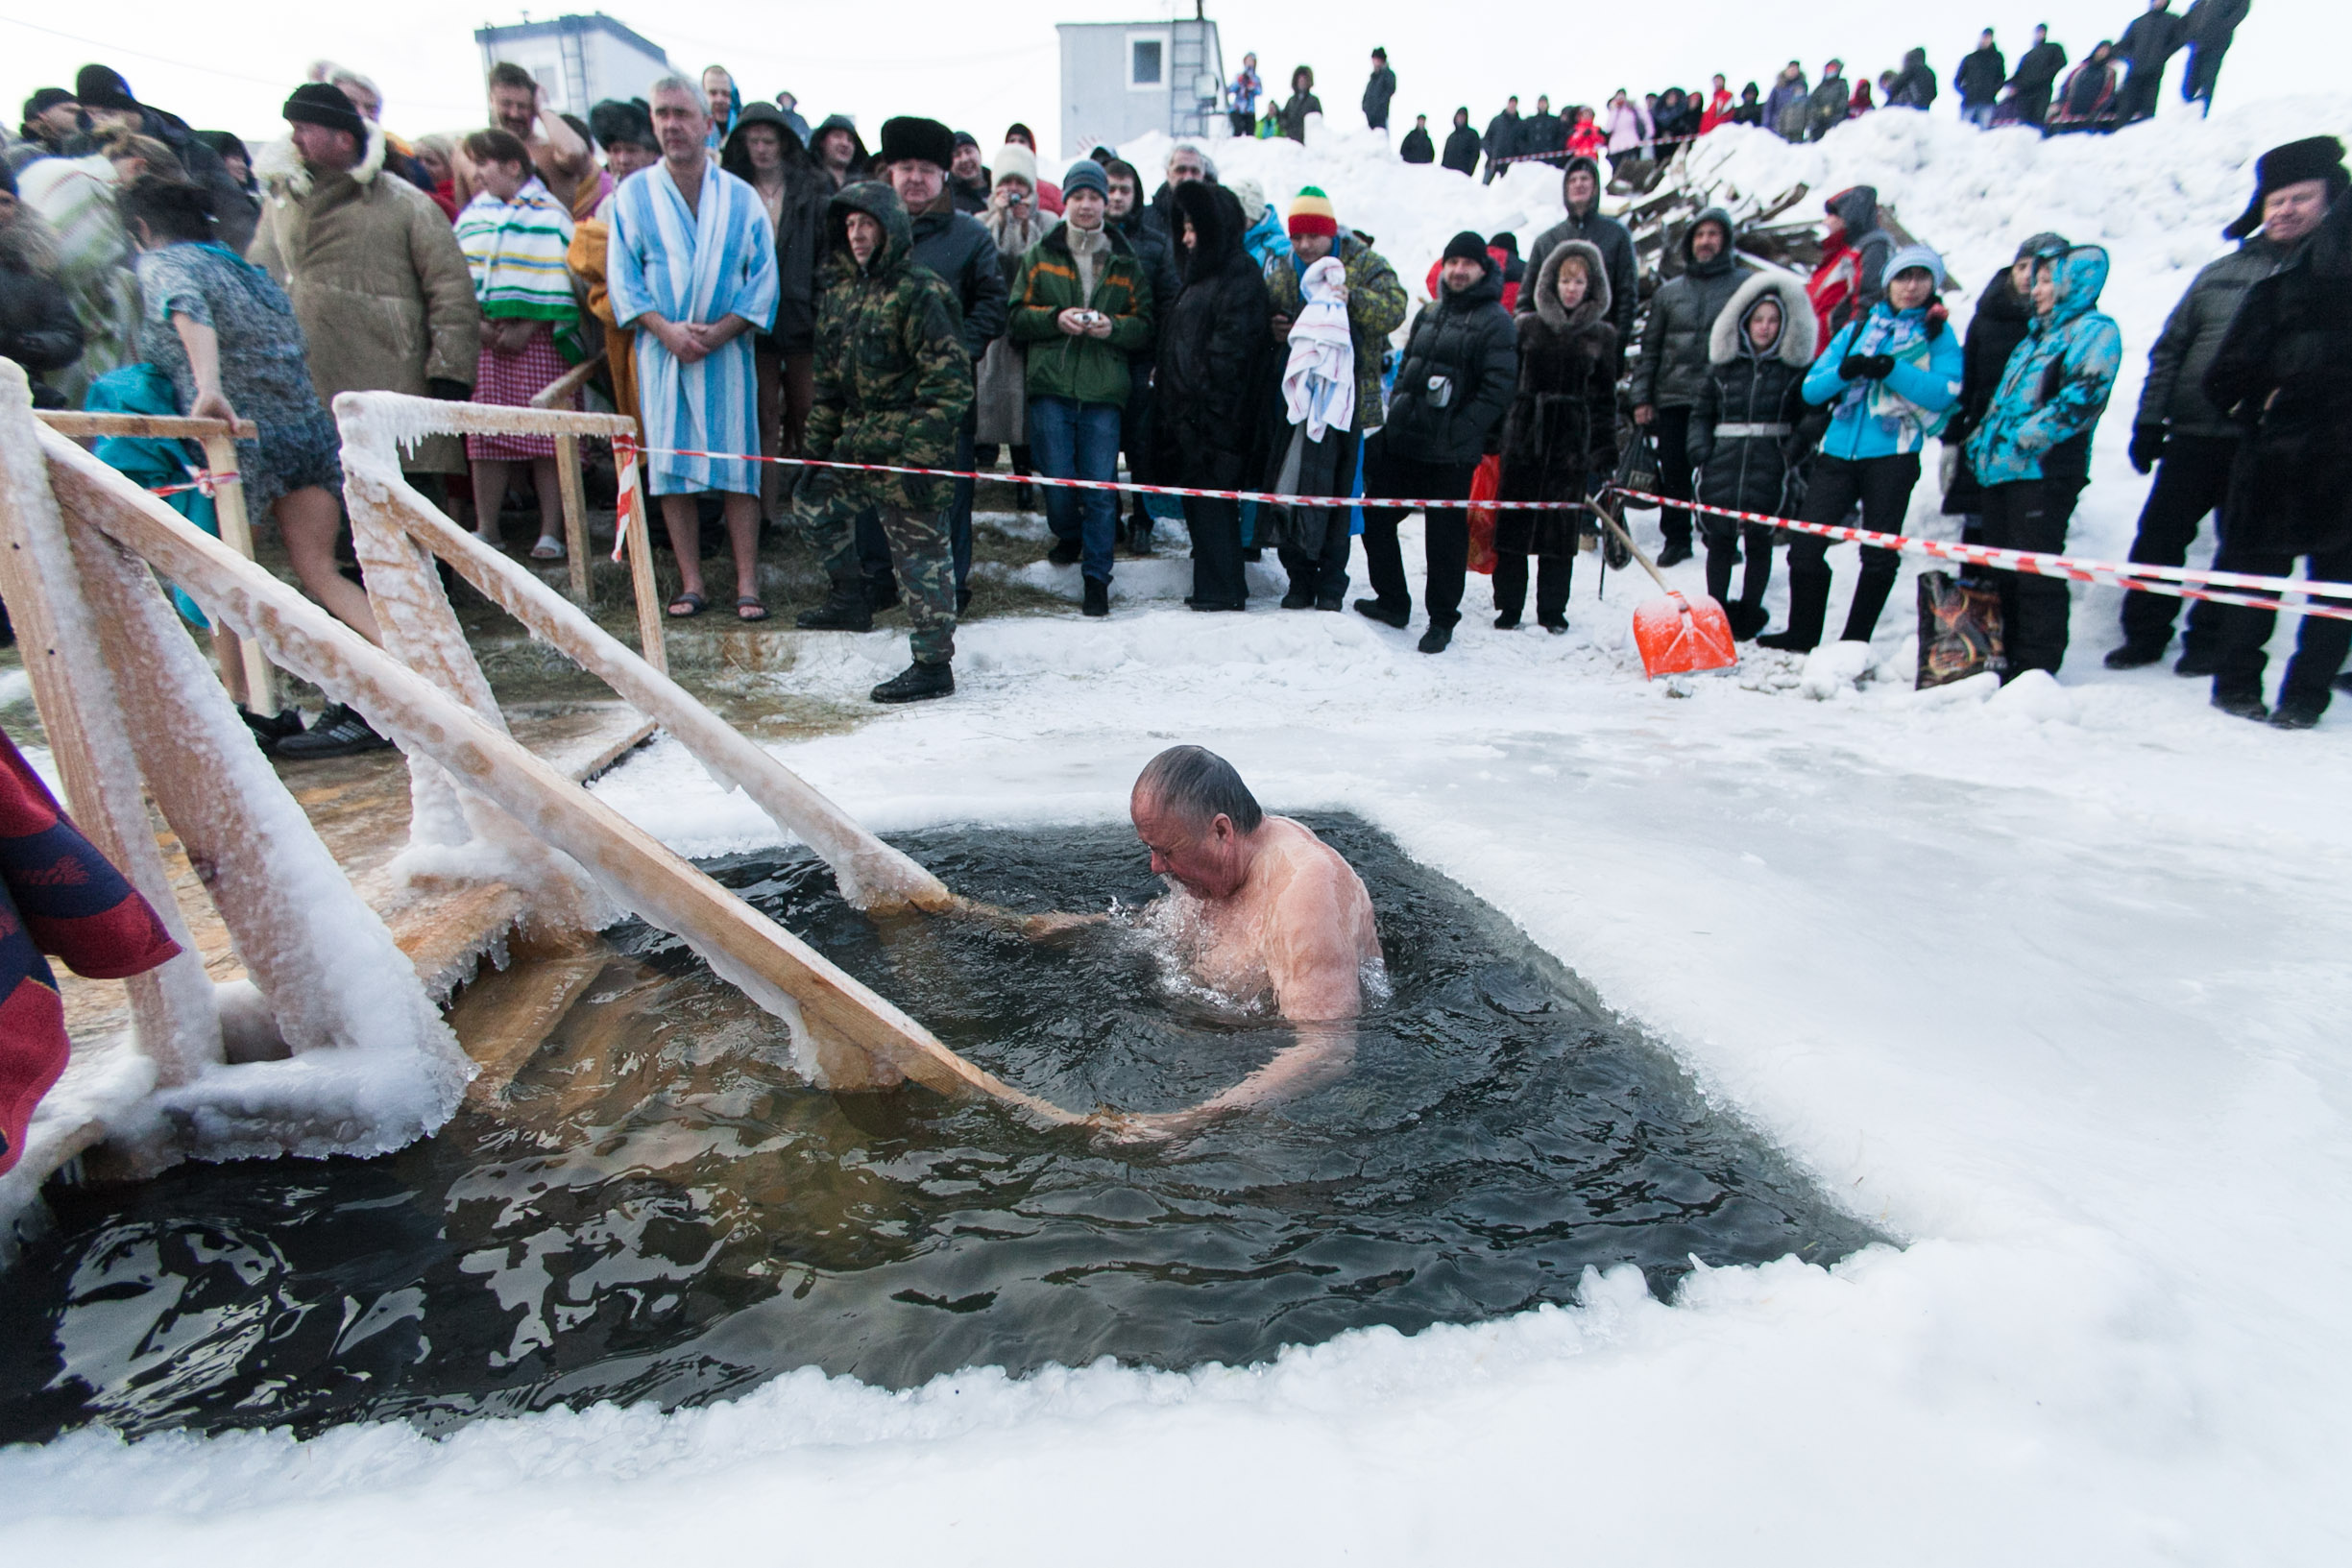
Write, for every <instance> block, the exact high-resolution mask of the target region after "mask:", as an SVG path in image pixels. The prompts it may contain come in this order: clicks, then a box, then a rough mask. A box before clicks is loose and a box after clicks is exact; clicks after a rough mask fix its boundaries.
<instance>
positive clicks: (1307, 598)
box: [1282, 577, 1315, 610]
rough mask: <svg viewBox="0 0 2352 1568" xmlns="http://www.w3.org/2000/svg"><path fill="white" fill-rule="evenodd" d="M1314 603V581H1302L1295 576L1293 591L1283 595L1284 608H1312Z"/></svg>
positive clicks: (1292, 581) (1292, 582) (1292, 580)
mask: <svg viewBox="0 0 2352 1568" xmlns="http://www.w3.org/2000/svg"><path fill="white" fill-rule="evenodd" d="M1314 603H1315V585H1314V584H1312V583H1302V582H1300V581H1298V580H1297V578H1295V577H1294V578H1292V579H1291V591H1289V592H1288V593H1285V594H1283V595H1282V608H1283V609H1285V610H1305V609H1309V608H1311V607H1312V606H1313V605H1314Z"/></svg>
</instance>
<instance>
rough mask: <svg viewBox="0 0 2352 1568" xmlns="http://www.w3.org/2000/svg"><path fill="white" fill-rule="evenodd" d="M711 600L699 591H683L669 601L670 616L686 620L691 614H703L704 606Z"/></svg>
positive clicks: (674, 618) (673, 618)
mask: <svg viewBox="0 0 2352 1568" xmlns="http://www.w3.org/2000/svg"><path fill="white" fill-rule="evenodd" d="M710 602H711V601H710V600H708V599H706V598H704V597H703V596H702V595H701V594H699V593H681V594H679V595H678V596H677V597H676V598H674V599H672V600H670V601H669V618H670V619H672V620H686V619H688V618H690V617H691V616H694V615H701V614H702V611H703V607H704V606H705V605H707V604H709V603H710ZM681 607H683V608H681Z"/></svg>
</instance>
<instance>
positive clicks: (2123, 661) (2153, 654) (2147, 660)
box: [2106, 642, 2164, 669]
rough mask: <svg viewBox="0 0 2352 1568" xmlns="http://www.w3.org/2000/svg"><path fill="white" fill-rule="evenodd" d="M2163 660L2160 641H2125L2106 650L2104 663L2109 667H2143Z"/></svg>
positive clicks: (2162, 649) (2162, 646)
mask: <svg viewBox="0 0 2352 1568" xmlns="http://www.w3.org/2000/svg"><path fill="white" fill-rule="evenodd" d="M2163 662H2164V644H2163V643H2161V642H2157V643H2146V642H2126V643H2124V644H2123V645H2122V647H2120V648H2110V649H2108V650H2107V659H2106V664H2107V667H2108V668H2109V669H2145V668H2146V667H2147V666H2148V665H2150V664H2157V663H2163Z"/></svg>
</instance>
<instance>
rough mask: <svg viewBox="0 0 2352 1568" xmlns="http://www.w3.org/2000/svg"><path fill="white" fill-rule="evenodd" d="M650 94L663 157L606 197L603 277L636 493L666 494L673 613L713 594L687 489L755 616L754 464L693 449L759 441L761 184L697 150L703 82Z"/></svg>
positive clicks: (764, 318)
mask: <svg viewBox="0 0 2352 1568" xmlns="http://www.w3.org/2000/svg"><path fill="white" fill-rule="evenodd" d="M647 96H648V97H649V98H650V99H651V101H652V106H653V130H654V134H655V136H656V137H657V138H659V139H660V141H661V144H662V161H661V162H659V163H657V164H655V165H654V166H653V167H651V168H649V169H640V170H638V171H637V173H635V174H633V175H631V176H629V178H628V179H627V180H625V181H621V184H620V188H619V189H618V191H616V192H614V193H613V203H612V239H611V243H610V248H609V250H608V251H607V253H606V273H605V285H606V289H607V292H608V295H609V298H610V299H611V301H612V305H613V319H614V321H615V322H616V324H618V326H624V327H630V328H633V329H634V330H635V331H636V334H637V386H638V398H639V401H640V403H641V405H642V406H643V413H644V424H645V446H646V452H645V488H646V490H647V491H648V492H649V493H650V494H652V495H654V496H656V497H658V498H659V500H660V502H661V506H662V520H663V521H664V522H665V523H667V525H668V528H669V543H670V547H671V548H672V549H673V550H675V551H676V552H677V557H678V575H679V578H680V592H679V594H678V596H677V598H676V599H674V600H672V601H671V602H670V606H669V613H670V614H671V615H680V616H683V615H698V614H700V612H701V610H702V607H703V606H704V604H706V603H707V602H709V601H708V600H706V599H705V598H704V596H703V589H702V552H701V534H702V529H701V526H700V519H699V518H698V517H697V516H696V514H695V498H696V496H698V495H702V494H704V493H707V492H711V491H716V492H718V493H719V494H720V495H724V496H725V497H726V508H727V534H728V537H729V539H730V541H731V542H732V543H733V544H734V546H735V581H736V593H737V595H738V597H737V599H736V601H735V610H736V615H738V616H740V618H741V619H744V620H764V619H766V618H767V611H766V610H765V608H764V607H763V606H762V605H761V603H760V587H759V584H760V556H759V548H760V480H759V476H758V474H757V472H756V471H755V470H756V468H757V465H756V464H753V463H751V462H748V461H746V460H745V459H744V458H742V457H738V456H715V455H696V454H715V453H738V452H751V453H756V452H758V451H759V449H760V424H759V402H758V398H757V397H756V396H755V386H756V376H755V374H754V370H753V365H752V339H751V335H750V334H751V332H752V329H753V328H754V327H757V328H759V329H760V330H762V331H764V330H766V329H767V328H768V327H769V326H772V325H774V322H775V319H776V301H777V296H778V287H777V275H776V237H775V234H774V233H773V232H772V231H771V230H770V229H769V227H768V222H767V210H766V208H765V207H764V205H762V204H761V201H760V196H759V193H758V192H757V191H755V190H753V189H752V188H751V187H750V186H749V185H747V184H745V183H744V182H743V181H740V180H738V179H737V178H736V177H735V176H733V175H731V174H728V173H727V172H726V171H725V170H723V169H721V168H719V167H718V166H717V165H716V164H715V163H713V162H711V161H710V159H709V157H707V156H706V154H705V150H704V146H703V143H704V139H705V137H706V135H707V133H709V130H710V109H709V106H708V104H707V103H706V101H705V100H704V97H703V93H702V88H701V87H700V86H699V85H698V84H695V83H692V82H689V81H687V80H686V79H685V78H683V77H675V76H666V77H664V78H663V79H662V80H661V81H659V82H656V83H655V84H653V86H652V88H651V89H650V91H649V93H648V95H647Z"/></svg>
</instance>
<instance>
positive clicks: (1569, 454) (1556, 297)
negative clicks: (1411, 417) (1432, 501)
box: [1494, 240, 1620, 633]
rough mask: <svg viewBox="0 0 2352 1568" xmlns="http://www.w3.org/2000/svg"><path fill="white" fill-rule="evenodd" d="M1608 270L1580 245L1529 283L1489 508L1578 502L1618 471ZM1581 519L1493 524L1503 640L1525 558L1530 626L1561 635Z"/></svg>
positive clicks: (1497, 616)
mask: <svg viewBox="0 0 2352 1568" xmlns="http://www.w3.org/2000/svg"><path fill="white" fill-rule="evenodd" d="M1609 310H1610V295H1609V269H1608V267H1607V266H1606V265H1605V264H1604V263H1603V262H1602V260H1601V253H1600V251H1599V250H1598V249H1597V248H1595V247H1594V246H1592V245H1590V244H1588V243H1587V242H1586V241H1584V240H1569V241H1566V242H1565V243H1564V244H1562V245H1559V246H1556V247H1554V248H1553V250H1552V253H1550V254H1549V255H1547V256H1545V257H1544V258H1543V269H1542V271H1541V272H1540V273H1539V274H1538V275H1537V277H1536V288H1535V309H1534V310H1533V311H1532V312H1523V313H1522V314H1521V315H1520V316H1519V317H1518V324H1519V379H1518V388H1517V391H1516V392H1515V394H1514V395H1513V397H1512V400H1511V412H1510V413H1509V414H1508V415H1507V416H1506V417H1505V418H1504V421H1503V448H1502V455H1503V462H1502V483H1501V485H1500V487H1499V489H1498V491H1497V499H1500V500H1506V501H1582V500H1584V499H1585V498H1586V497H1587V496H1588V495H1591V494H1592V492H1593V491H1594V490H1596V489H1598V488H1599V486H1600V484H1601V483H1602V481H1604V480H1606V479H1607V478H1608V477H1609V476H1610V475H1611V474H1612V473H1613V472H1614V471H1616V466H1617V452H1616V446H1617V371H1618V362H1619V358H1620V355H1619V353H1618V346H1617V334H1616V329H1615V328H1614V327H1612V326H1610V323H1609ZM1582 518H1583V514H1582V513H1581V512H1579V511H1575V510H1570V509H1564V510H1561V511H1558V512H1518V511H1508V512H1498V513H1496V514H1495V523H1494V624H1495V627H1496V629H1498V630H1501V631H1509V630H1511V629H1512V628H1513V627H1515V626H1517V625H1518V623H1519V613H1520V612H1521V611H1522V610H1524V609H1525V608H1526V607H1527V558H1528V556H1530V555H1534V556H1536V557H1538V558H1539V560H1540V565H1539V566H1538V567H1537V576H1536V619H1537V620H1538V621H1539V622H1540V624H1541V625H1542V627H1543V629H1544V630H1545V631H1547V632H1554V633H1558V632H1564V631H1566V630H1567V629H1568V578H1569V574H1570V573H1571V572H1572V571H1573V570H1574V569H1575V566H1576V545H1577V535H1578V533H1579V532H1580V523H1581V521H1582Z"/></svg>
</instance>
